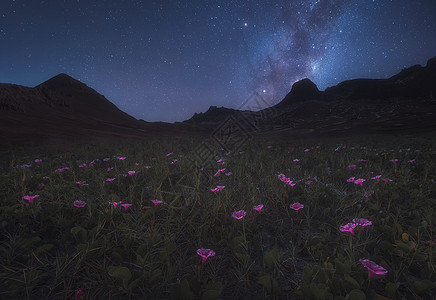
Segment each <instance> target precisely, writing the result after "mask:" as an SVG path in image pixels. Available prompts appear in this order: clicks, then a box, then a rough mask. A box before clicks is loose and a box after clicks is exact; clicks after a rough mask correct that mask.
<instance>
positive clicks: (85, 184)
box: [76, 181, 89, 186]
mask: <svg viewBox="0 0 436 300" xmlns="http://www.w3.org/2000/svg"><path fill="white" fill-rule="evenodd" d="M85 182H86V181H83V182H82V181H77V182H76V183H77V184H78V185H83V186H87V185H89V184H87V183H85Z"/></svg>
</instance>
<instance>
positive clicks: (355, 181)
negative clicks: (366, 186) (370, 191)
mask: <svg viewBox="0 0 436 300" xmlns="http://www.w3.org/2000/svg"><path fill="white" fill-rule="evenodd" d="M365 181H366V180H365V179H363V178H359V179H356V180H354V184H358V185H360V186H363V185H362V183H363V182H365Z"/></svg>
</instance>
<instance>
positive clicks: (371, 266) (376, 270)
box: [359, 259, 388, 278]
mask: <svg viewBox="0 0 436 300" xmlns="http://www.w3.org/2000/svg"><path fill="white" fill-rule="evenodd" d="M359 261H360V263H361V264H362V265H363V266H364V267H365V268H367V269H368V276H369V277H370V278H372V277H374V275H375V274H378V275H385V274H387V273H388V271H387V270H386V269H385V268H383V267H382V266H379V265H377V264H376V263H375V262H373V261H370V260H369V259H359Z"/></svg>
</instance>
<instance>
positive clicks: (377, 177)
mask: <svg viewBox="0 0 436 300" xmlns="http://www.w3.org/2000/svg"><path fill="white" fill-rule="evenodd" d="M380 177H381V175H377V176H374V177H371V179H374V180H377V181H379V180H380Z"/></svg>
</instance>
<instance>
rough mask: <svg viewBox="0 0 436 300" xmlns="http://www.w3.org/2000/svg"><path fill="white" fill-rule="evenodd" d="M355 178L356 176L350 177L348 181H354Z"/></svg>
mask: <svg viewBox="0 0 436 300" xmlns="http://www.w3.org/2000/svg"><path fill="white" fill-rule="evenodd" d="M354 179H356V177H350V178H348V179H347V182H354Z"/></svg>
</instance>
